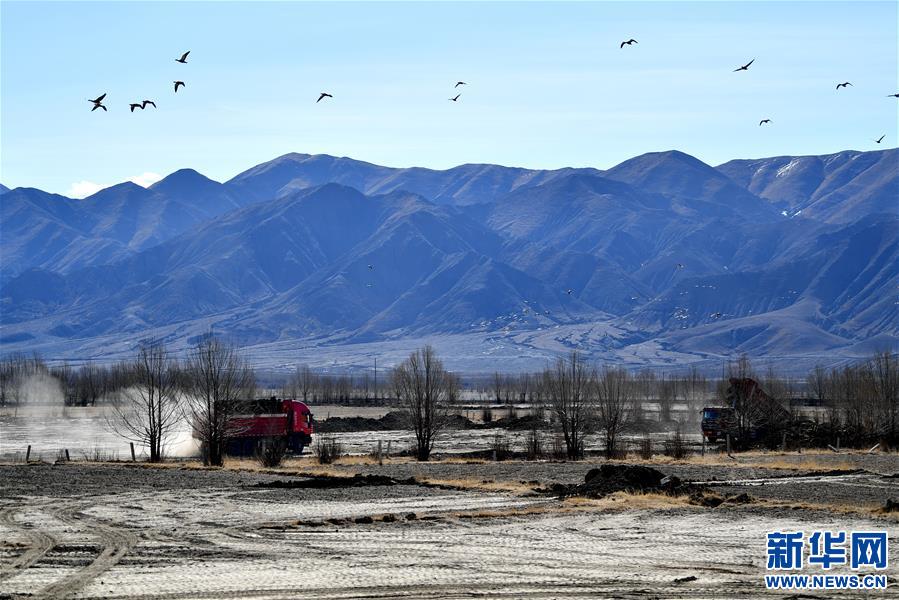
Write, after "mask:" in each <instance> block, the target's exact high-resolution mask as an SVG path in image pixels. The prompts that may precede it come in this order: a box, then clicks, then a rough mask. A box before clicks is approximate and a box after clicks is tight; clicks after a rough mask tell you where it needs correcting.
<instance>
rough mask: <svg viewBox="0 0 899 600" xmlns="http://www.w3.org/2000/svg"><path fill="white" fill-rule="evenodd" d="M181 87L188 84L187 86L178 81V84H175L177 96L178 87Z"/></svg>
mask: <svg viewBox="0 0 899 600" xmlns="http://www.w3.org/2000/svg"><path fill="white" fill-rule="evenodd" d="M179 85H180V86H181V87H184V86H185V85H187V84H185V83H184V82H183V81H176V82H175V93H176V94H177V93H178V86H179Z"/></svg>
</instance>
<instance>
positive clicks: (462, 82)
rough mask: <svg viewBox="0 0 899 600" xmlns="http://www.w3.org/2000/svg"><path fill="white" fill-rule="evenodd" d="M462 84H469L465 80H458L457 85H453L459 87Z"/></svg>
mask: <svg viewBox="0 0 899 600" xmlns="http://www.w3.org/2000/svg"><path fill="white" fill-rule="evenodd" d="M460 85H468V84H467V83H465V82H464V81H457V82H456V85H454V86H453V87H454V88H457V87H459V86H460Z"/></svg>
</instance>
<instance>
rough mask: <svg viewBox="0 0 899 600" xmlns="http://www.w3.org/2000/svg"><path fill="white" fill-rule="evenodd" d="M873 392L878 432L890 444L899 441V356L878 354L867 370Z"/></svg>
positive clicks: (884, 352) (882, 352)
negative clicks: (898, 420)
mask: <svg viewBox="0 0 899 600" xmlns="http://www.w3.org/2000/svg"><path fill="white" fill-rule="evenodd" d="M866 372H867V374H868V377H869V378H870V387H871V389H872V391H873V394H872V396H873V400H874V404H875V406H874V408H875V411H876V412H877V413H878V417H879V418H878V423H877V424H878V428H877V429H878V430H879V432H882V433H883V435H885V436H886V438H887V440H888V441H889V443H890V444H895V443H896V442H897V441H899V438H897V435H899V432H897V422H896V421H897V417H899V355H896V354H893V353H891V352H889V351H887V350H884V351H881V352H877V353H876V354H875V355H874V357H873V358H872V359H871V360H870V361H869V362H868V368H867V369H866Z"/></svg>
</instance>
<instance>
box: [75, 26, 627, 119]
mask: <svg viewBox="0 0 899 600" xmlns="http://www.w3.org/2000/svg"><path fill="white" fill-rule="evenodd" d="M633 41H636V40H633ZM188 54H190V50H188V51H187V52H185V53H184V54H182V55H181V56H180V57H179V58H176V59H175V62H176V63H181V64H182V65H186V64H187V55H188ZM172 83H174V84H175V93H176V94H177V93H178V88H182V87H185V86H186V85H187V84H186V83H184V82H183V81H180V80H176V81H174V82H172ZM460 85H467V84H466V83H465V82H464V81H457V82H456V85H454V86H453V88H454V89H455V88H458V87H459V86H460ZM461 95H462V94H456V96H455V97H453V98H450V101H452V102H457V101H458V100H459V97H460V96H461ZM333 97H334V96H333V95H331V94H329V93H328V92H322V93H320V94H319V95H318V100H316V101H315V103H316V104H318V103H319V102H321V101H322V100H324V99H325V98H333ZM104 99H106V93H105V92H104V93H103V94H101V95H100V96H97V97H96V98H94V99H93V100H91V99H90V98H88V100H87V101H88V102H90V103H92V104H93V105H94V106H93V108H91V112H94V111H95V110H97V109H98V108H102V109H103V110H104V111H106V110H107V109H106V105H105V104H103V100H104ZM148 104H152V105H153V108H156V103H155V102H153V101H152V100H142V101H140V102H132V103H130V104H128V107H129V108H130V109H131V112H134V111H135V109H138V108H139V109H141V110H144V109H145V108H147V105H148Z"/></svg>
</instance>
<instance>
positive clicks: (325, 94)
mask: <svg viewBox="0 0 899 600" xmlns="http://www.w3.org/2000/svg"><path fill="white" fill-rule="evenodd" d="M333 97H334V96H332V95H331V94H329V93H328V92H322V93H321V95H320V96H319V97H318V100H316V101H315V103H316V104H318V103H319V102H321V101H322V98H333Z"/></svg>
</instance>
